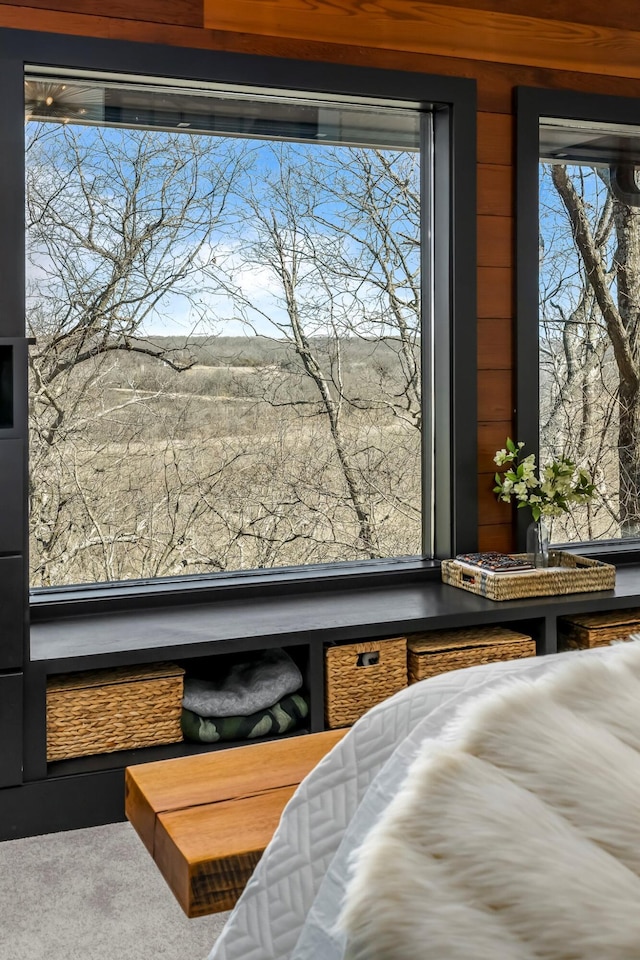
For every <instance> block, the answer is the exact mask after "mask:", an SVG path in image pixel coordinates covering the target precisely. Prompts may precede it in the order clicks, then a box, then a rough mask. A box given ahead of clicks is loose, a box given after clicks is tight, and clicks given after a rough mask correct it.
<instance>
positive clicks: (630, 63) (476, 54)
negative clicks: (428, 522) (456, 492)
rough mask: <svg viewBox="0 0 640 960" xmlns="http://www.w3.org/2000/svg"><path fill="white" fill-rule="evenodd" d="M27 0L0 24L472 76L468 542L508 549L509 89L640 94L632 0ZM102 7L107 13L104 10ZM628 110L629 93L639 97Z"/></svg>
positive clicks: (5, 11)
mask: <svg viewBox="0 0 640 960" xmlns="http://www.w3.org/2000/svg"><path fill="white" fill-rule="evenodd" d="M508 6H509V13H508V14H506V13H504V12H503V11H504V7H505V4H504V2H503V0H432V2H429V3H423V2H420V3H417V2H416V0H372V2H363V0H227V2H220V0H173V2H172V0H138V2H137V3H135V4H132V3H131V0H111V2H110V3H109V4H104V2H103V0H29V2H28V3H27V2H17V3H16V2H14V3H12V4H9V3H3V2H0V26H5V27H16V28H20V29H34V30H41V31H51V32H56V33H70V34H76V35H83V36H95V37H111V38H118V39H128V40H142V41H147V42H158V43H170V44H176V45H179V46H193V47H199V48H205V49H211V50H216V49H218V50H232V51H238V52H252V53H257V54H266V55H275V56H285V57H286V56H289V57H298V58H303V59H311V60H324V61H328V62H339V63H353V64H357V65H367V64H368V65H372V66H379V67H387V68H394V69H403V70H414V71H422V72H425V73H436V74H438V73H439V74H445V75H453V76H461V77H473V78H475V79H476V80H477V84H478V110H479V117H478V218H477V235H478V405H477V417H478V453H479V455H478V477H479V484H478V487H479V518H480V526H479V546H480V548H481V549H510V548H511V547H512V546H513V523H512V517H511V515H510V513H509V507H507V505H506V504H498V503H497V502H496V501H495V498H494V496H493V494H492V492H491V488H492V486H493V484H492V474H493V463H492V456H493V452H494V451H495V450H496V449H497V448H498V447H500V446H502V445H503V444H504V439H505V437H506V436H507V435H508V434H511V433H512V429H513V413H514V409H513V374H514V371H513V340H514V337H513V326H514V290H513V284H514V249H513V236H514V197H513V188H514V169H513V150H514V117H513V88H514V87H515V86H518V85H521V84H523V85H527V86H539V87H554V88H565V89H574V90H581V91H591V92H594V93H610V94H620V95H624V96H637V97H640V32H635V31H628V30H626V24H627V23H634V20H635V17H634V14H635V13H636V11H637V6H636V2H635V0H609V2H608V3H606V4H603V3H602V0H581V2H580V3H579V4H576V3H575V0H538V2H537V3H536V4H535V5H534V7H533V9H534V10H535V13H536V17H532V16H530V15H529V13H530V11H531V9H532V5H531V3H530V2H529V0H510V3H509V5H508ZM105 10H108V12H109V15H108V16H107V15H105V13H104V11H105ZM639 112H640V104H639Z"/></svg>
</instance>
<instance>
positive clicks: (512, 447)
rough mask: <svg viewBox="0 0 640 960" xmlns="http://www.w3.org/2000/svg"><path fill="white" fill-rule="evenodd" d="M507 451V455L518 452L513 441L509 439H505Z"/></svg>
mask: <svg viewBox="0 0 640 960" xmlns="http://www.w3.org/2000/svg"><path fill="white" fill-rule="evenodd" d="M507 450H508V451H509V453H517V452H518V448H517V447H516V445H515V443H514V442H513V440H512V439H511V437H507Z"/></svg>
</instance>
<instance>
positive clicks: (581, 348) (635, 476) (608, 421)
mask: <svg viewBox="0 0 640 960" xmlns="http://www.w3.org/2000/svg"><path fill="white" fill-rule="evenodd" d="M540 157H541V162H540V236H539V249H540V323H539V336H540V353H539V358H540V359H539V363H540V450H541V457H542V459H543V460H544V459H546V458H549V457H551V456H553V457H556V456H560V455H563V456H566V457H568V458H569V459H571V460H573V461H575V462H576V463H578V464H580V465H582V466H586V467H588V468H589V469H590V471H591V472H592V474H593V476H594V478H595V480H596V483H597V485H598V488H599V496H598V497H597V498H596V499H595V500H594V501H593V502H592V503H590V504H587V505H583V506H572V509H571V511H570V513H569V514H566V515H564V516H563V517H560V518H558V519H556V520H554V522H553V527H552V539H553V540H554V541H556V542H563V541H569V542H570V541H587V540H598V539H603V540H608V539H620V538H628V537H638V536H640V186H639V183H638V177H637V172H636V165H639V166H640V128H636V127H630V126H621V125H615V124H597V125H596V124H591V123H586V122H569V121H566V120H554V119H548V120H543V121H542V122H541V133H540Z"/></svg>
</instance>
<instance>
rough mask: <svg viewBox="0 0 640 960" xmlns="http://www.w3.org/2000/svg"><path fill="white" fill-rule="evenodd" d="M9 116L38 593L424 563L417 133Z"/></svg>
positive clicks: (157, 106) (130, 105) (423, 117)
mask: <svg viewBox="0 0 640 960" xmlns="http://www.w3.org/2000/svg"><path fill="white" fill-rule="evenodd" d="M25 113H26V126H25V130H26V215H27V291H26V303H27V330H28V335H29V336H30V337H32V338H33V339H34V340H35V344H34V345H33V346H32V349H31V351H30V376H31V388H30V477H31V482H30V489H31V497H30V539H31V582H32V585H34V586H52V585H63V584H78V583H87V582H105V581H115V580H128V579H139V578H151V577H166V576H175V575H179V574H194V573H198V574H199V573H205V572H212V571H214V572H219V571H230V570H243V569H257V568H271V567H282V566H296V565H302V564H316V563H327V562H336V561H353V560H362V559H376V558H390V557H397V556H402V555H420V554H422V552H423V544H422V528H423V475H422V449H421V441H422V436H423V423H424V422H425V421H424V417H423V403H424V407H425V409H426V414H427V416H426V420H427V423H428V422H429V418H430V414H429V410H430V406H431V393H432V388H431V384H430V383H429V382H428V381H427V382H426V391H427V393H426V396H423V383H422V371H421V367H422V361H421V356H422V336H423V334H422V331H423V329H424V330H425V335H426V338H427V341H429V340H430V332H429V322H430V318H429V316H428V313H427V315H426V316H425V317H424V318H423V316H422V306H421V263H422V260H423V256H424V254H423V251H421V216H422V211H423V208H424V206H423V203H422V200H421V197H422V194H423V191H424V190H429V182H428V180H427V182H424V181H423V174H425V171H426V174H425V175H426V177H427V178H428V177H429V170H430V163H429V158H428V157H427V158H423V157H421V149H420V147H421V143H424V144H427V145H428V144H430V143H431V139H432V138H431V129H430V121H431V116H430V114H429V113H428V112H424V111H420V110H419V109H418V108H417V105H411V104H407V105H406V106H404V107H400V106H398V105H392V104H388V103H384V102H369V101H367V100H360V101H359V102H358V101H356V102H345V101H332V100H326V99H319V98H310V97H309V96H306V97H305V96H302V95H296V94H295V93H292V92H287V93H286V94H284V93H278V92H276V93H273V92H272V93H270V94H269V95H266V94H257V93H256V92H248V91H244V90H242V89H229V90H226V91H220V90H217V89H214V88H212V89H209V90H206V89H196V90H193V89H191V90H190V89H185V88H180V87H175V86H164V87H163V86H162V85H158V84H155V85H150V84H143V83H134V82H132V81H131V80H130V79H127V78H122V77H120V78H110V77H101V78H95V77H93V76H91V75H86V76H83V77H81V78H79V77H77V76H76V77H65V76H57V75H55V76H47V75H45V74H43V73H40V72H33V73H30V74H29V75H28V77H27V80H26V84H25ZM427 256H428V254H427ZM428 439H429V438H428V435H427V440H428ZM425 494H426V497H425V500H424V502H425V503H426V509H427V510H429V509H430V505H429V504H430V496H431V492H430V490H429V489H427V490H426V491H425Z"/></svg>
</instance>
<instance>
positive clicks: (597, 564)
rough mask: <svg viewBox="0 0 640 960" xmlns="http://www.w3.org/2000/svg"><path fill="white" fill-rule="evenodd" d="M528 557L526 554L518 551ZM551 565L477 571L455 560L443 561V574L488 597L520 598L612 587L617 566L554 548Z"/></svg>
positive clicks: (445, 579)
mask: <svg viewBox="0 0 640 960" xmlns="http://www.w3.org/2000/svg"><path fill="white" fill-rule="evenodd" d="M517 556H526V554H517ZM549 564H550V566H549V568H548V569H538V570H530V571H527V572H526V573H514V574H509V573H501V574H495V573H494V574H492V573H487V572H486V571H484V570H478V571H477V573H476V572H474V571H471V570H469V568H468V567H464V566H462V565H461V564H459V563H458V562H457V561H456V560H443V561H442V564H441V575H442V580H443V582H444V583H449V584H451V586H453V587H460V588H461V589H462V590H469V591H470V592H471V593H476V594H478V595H479V596H481V597H486V598H487V600H520V599H522V598H524V597H547V596H561V595H563V594H567V593H586V592H588V591H592V590H613V588H614V587H615V585H616V568H615V567H614V566H612V564H610V563H603V562H602V561H601V560H592V559H591V558H589V557H578V556H576V555H575V554H573V553H566V552H565V551H563V550H552V551H551V552H550V554H549Z"/></svg>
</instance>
